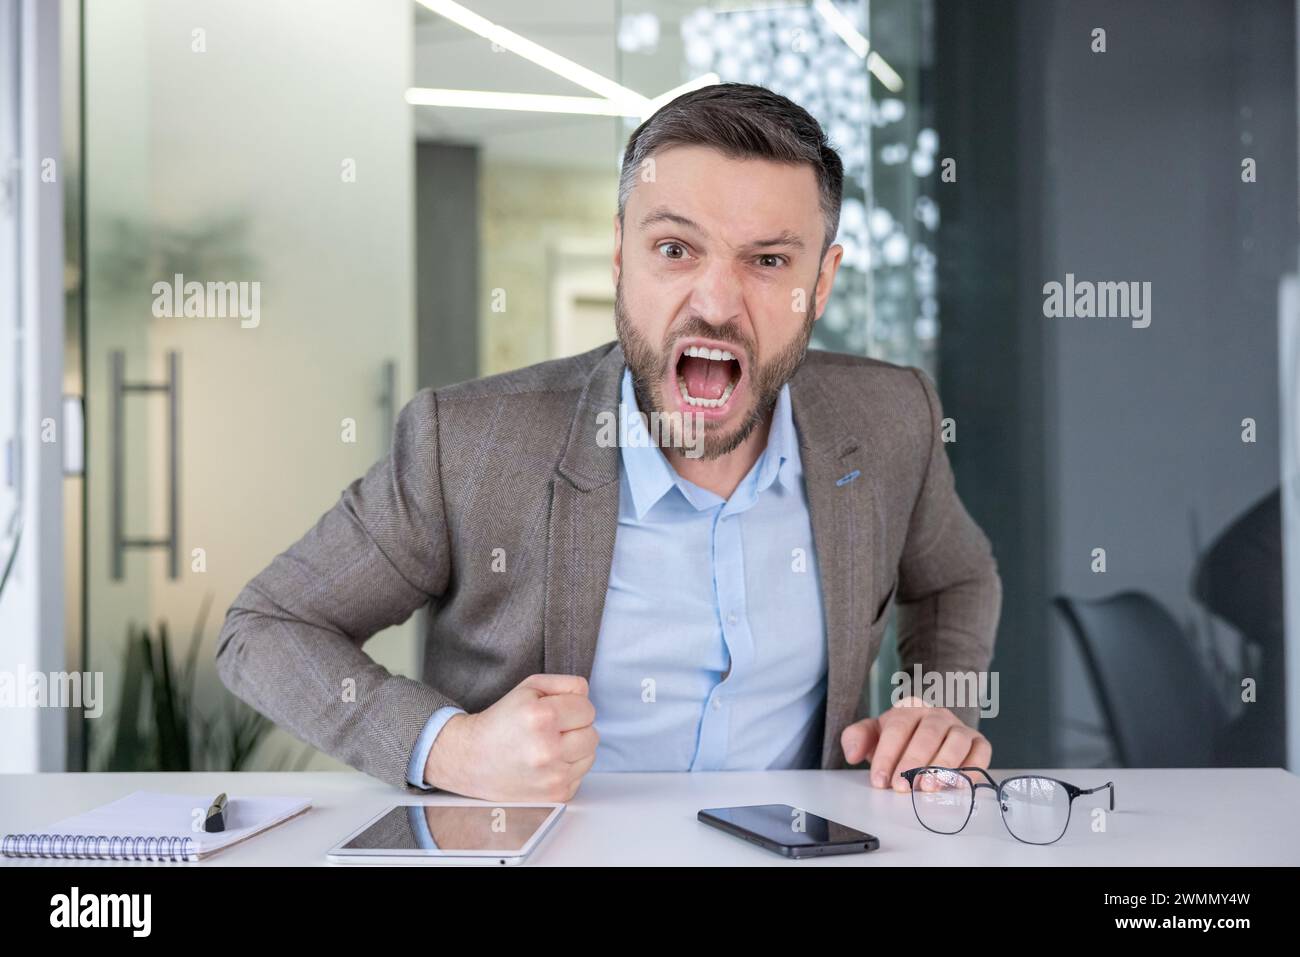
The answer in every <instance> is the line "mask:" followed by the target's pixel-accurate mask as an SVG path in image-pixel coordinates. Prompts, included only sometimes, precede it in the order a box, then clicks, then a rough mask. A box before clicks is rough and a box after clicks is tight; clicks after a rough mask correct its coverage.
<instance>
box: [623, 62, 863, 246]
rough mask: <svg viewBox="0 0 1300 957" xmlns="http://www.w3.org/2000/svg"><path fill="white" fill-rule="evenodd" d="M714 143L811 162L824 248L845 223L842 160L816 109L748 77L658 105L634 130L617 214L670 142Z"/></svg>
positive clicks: (736, 154) (734, 152)
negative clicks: (644, 170)
mask: <svg viewBox="0 0 1300 957" xmlns="http://www.w3.org/2000/svg"><path fill="white" fill-rule="evenodd" d="M686 145H693V146H709V147H712V148H714V149H716V150H719V151H720V152H722V153H723V154H725V155H726V156H730V157H732V158H735V159H749V158H755V159H770V160H775V161H777V162H779V163H797V164H804V163H806V164H808V165H809V166H811V167H812V168H813V171H814V172H815V173H816V174H817V188H818V192H819V193H820V194H821V210H822V218H823V219H824V220H825V222H826V234H825V238H824V240H823V243H822V253H823V254H825V252H826V250H827V248H829V247H830V244H831V243H833V242H834V241H835V234H836V232H838V230H839V225H840V202H841V200H842V198H843V193H844V164H843V163H842V162H841V160H840V155H839V153H837V152H835V149H834V148H833V147H832V146H831V145H830V143H829V141H828V140H827V139H826V134H825V132H823V131H822V128H821V124H819V123H818V122H817V121H816V120H815V119H813V117H812V115H811V114H809V113H808V111H807V110H805V109H804V108H803V107H801V106H799V105H798V104H797V103H795V102H794V101H792V100H790V99H787V98H786V97H784V96H782V95H781V94H779V93H774V92H772V91H771V90H769V89H767V88H766V87H761V86H754V85H752V84H749V83H716V84H714V85H712V86H706V87H701V88H700V89H698V90H691V91H690V92H687V93H683V94H682V95H681V96H679V97H677V98H676V99H675V100H671V101H669V102H668V103H665V104H664V105H663V106H661V107H660V108H659V109H658V110H657V111H656V112H655V114H654V115H653V116H651V117H650V119H648V120H646V121H645V122H644V123H642V124H641V125H640V126H638V127H637V128H636V130H635V131H634V132H633V133H632V136H631V138H630V139H629V140H628V141H627V148H626V149H625V150H624V151H623V169H622V172H621V173H620V174H619V181H618V219H619V222H620V223H621V222H623V210H624V209H625V208H626V207H627V198H628V196H630V195H631V193H632V187H633V186H635V185H636V180H637V177H638V176H639V175H640V173H641V170H642V168H643V167H644V166H645V163H646V161H647V160H649V159H650V157H651V156H653V155H654V154H655V153H657V152H658V151H659V150H662V149H665V148H667V147H669V146H686Z"/></svg>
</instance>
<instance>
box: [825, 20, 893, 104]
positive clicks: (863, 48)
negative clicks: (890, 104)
mask: <svg viewBox="0 0 1300 957" xmlns="http://www.w3.org/2000/svg"><path fill="white" fill-rule="evenodd" d="M812 6H813V9H814V10H816V11H817V13H818V14H819V15H820V16H821V18H822V19H823V20H825V21H826V24H827V26H829V27H830V28H831V29H832V30H834V31H835V33H836V34H837V35H838V36H839V38H840V39H841V40H843V41H844V43H845V44H846V45H847V46H848V48H849V49H850V50H852V51H853V53H854V55H856V56H857V57H858V58H859V59H865V60H866V61H867V69H868V70H870V71H871V75H872V76H874V77H875V78H876V79H877V80H879V81H880V82H881V83H883V84H884V85H885V89H887V90H889V92H891V93H898V92H900V91H901V90H902V89H903V78H902V77H901V76H899V75H898V71H897V70H895V69H894V68H893V67H892V66H890V65H889V64H888V63H886V62H885V58H884V57H882V56H881V55H880V54H879V53H875V52H872V50H871V43H870V41H869V40H867V38H866V37H864V36H863V35H862V34H861V33H859V32H858V30H857V27H855V26H854V25H853V24H852V22H851V21H850V20H849V18H848V17H846V16H845V15H844V14H843V13H841V12H840V8H839V7H837V6H835V4H834V3H832V2H831V0H813V4H812Z"/></svg>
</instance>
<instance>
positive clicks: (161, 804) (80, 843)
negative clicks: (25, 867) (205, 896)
mask: <svg viewBox="0 0 1300 957" xmlns="http://www.w3.org/2000/svg"><path fill="white" fill-rule="evenodd" d="M212 798H213V795H211V794H207V795H201V794H161V793H158V792H156V791H136V792H135V793H134V794H129V795H127V796H126V797H124V798H122V799H121V800H120V801H114V802H113V803H112V804H105V805H104V806H103V807H97V808H95V809H94V810H93V811H87V812H86V813H85V814H79V815H77V816H76V817H70V818H68V819H67V820H64V821H60V822H59V823H58V824H55V825H53V826H51V827H49V828H47V829H46V830H44V831H39V832H36V833H33V834H6V835H5V836H4V838H3V839H0V854H2V855H3V856H5V857H44V858H68V859H73V860H108V861H200V860H203V859H204V858H206V857H209V856H211V855H213V854H215V853H217V851H220V850H224V849H225V848H227V847H230V846H231V845H232V844H238V843H239V842H240V841H244V840H247V839H248V838H250V837H252V836H253V835H255V834H260V833H261V832H262V831H265V830H266V829H267V828H271V827H275V826H276V825H277V824H282V823H283V822H285V821H287V820H289V819H290V818H291V817H295V816H297V815H299V814H301V813H302V812H303V811H306V810H307V809H308V808H309V807H311V801H309V800H305V799H304V798H297V797H263V796H258V797H240V796H238V795H231V796H230V798H229V803H228V804H227V806H226V829H225V830H224V831H218V832H217V833H215V834H209V833H206V832H205V831H203V830H197V831H196V830H194V821H195V813H196V811H197V812H198V815H199V816H198V820H199V821H202V820H203V813H204V812H206V811H207V809H208V806H209V805H210V804H211V803H212ZM201 827H202V825H201V824H200V828H201Z"/></svg>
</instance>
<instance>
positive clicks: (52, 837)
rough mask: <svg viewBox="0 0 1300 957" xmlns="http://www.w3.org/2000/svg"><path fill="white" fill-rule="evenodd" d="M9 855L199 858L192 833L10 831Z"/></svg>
mask: <svg viewBox="0 0 1300 957" xmlns="http://www.w3.org/2000/svg"><path fill="white" fill-rule="evenodd" d="M0 855H3V856H5V857H43V858H67V859H71V860H101V861H197V860H198V859H199V855H198V851H197V850H196V848H195V845H194V840H193V838H189V837H105V836H100V837H90V836H89V835H85V834H6V835H5V836H4V839H3V840H2V841H0Z"/></svg>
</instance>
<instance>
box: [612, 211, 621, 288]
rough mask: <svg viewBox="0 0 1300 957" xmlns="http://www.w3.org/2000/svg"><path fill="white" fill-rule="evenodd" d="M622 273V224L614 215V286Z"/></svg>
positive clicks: (616, 215) (616, 214)
mask: <svg viewBox="0 0 1300 957" xmlns="http://www.w3.org/2000/svg"><path fill="white" fill-rule="evenodd" d="M622 272H623V223H622V221H621V220H620V219H619V217H618V213H615V214H614V285H615V286H617V285H618V277H619V274H620V273H622Z"/></svg>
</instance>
